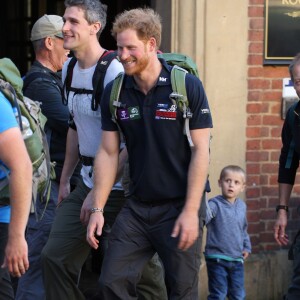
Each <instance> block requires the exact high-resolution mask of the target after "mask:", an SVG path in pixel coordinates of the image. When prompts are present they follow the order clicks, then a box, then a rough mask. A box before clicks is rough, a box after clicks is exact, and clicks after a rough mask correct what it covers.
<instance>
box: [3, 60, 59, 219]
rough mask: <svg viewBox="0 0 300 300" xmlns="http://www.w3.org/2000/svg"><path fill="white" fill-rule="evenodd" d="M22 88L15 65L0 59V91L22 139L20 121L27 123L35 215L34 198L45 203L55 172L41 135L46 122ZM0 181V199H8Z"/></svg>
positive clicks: (34, 200)
mask: <svg viewBox="0 0 300 300" xmlns="http://www.w3.org/2000/svg"><path fill="white" fill-rule="evenodd" d="M22 87H23V80H22V78H21V77H20V73H19V70H18V69H17V67H16V66H15V64H14V63H13V62H12V61H11V60H10V59H8V58H3V59H0V89H1V91H2V92H3V94H4V95H5V96H6V98H7V99H8V100H9V101H10V103H11V105H12V108H13V110H14V113H15V115H16V118H17V121H18V124H19V126H20V129H21V132H22V134H23V137H24V129H25V128H23V126H24V122H23V121H24V119H25V120H27V121H28V122H29V127H30V128H28V130H29V132H30V134H29V135H28V136H26V137H24V142H25V145H26V148H27V151H28V154H29V156H30V159H31V162H32V168H33V175H32V181H33V182H32V184H33V185H32V205H31V212H35V203H36V201H37V199H39V201H42V202H44V201H45V202H46V203H47V201H48V199H49V196H50V187H51V179H55V171H54V165H53V164H52V163H51V161H50V154H49V147H48V143H47V140H46V135H45V132H44V125H45V123H46V120H47V119H46V117H45V116H44V115H43V114H42V112H41V108H40V104H39V103H38V102H35V101H32V100H31V99H29V98H27V97H24V96H23V93H22ZM4 180H5V182H3V180H2V184H1V186H0V198H4V199H7V200H9V188H8V182H9V178H8V177H7V178H6V179H4ZM41 217H42V216H41Z"/></svg>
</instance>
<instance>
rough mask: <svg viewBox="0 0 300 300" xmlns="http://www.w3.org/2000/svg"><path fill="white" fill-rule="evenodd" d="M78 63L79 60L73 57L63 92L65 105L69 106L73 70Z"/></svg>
mask: <svg viewBox="0 0 300 300" xmlns="http://www.w3.org/2000/svg"><path fill="white" fill-rule="evenodd" d="M76 62H77V58H76V57H75V56H73V57H72V58H71V60H70V62H69V64H68V68H67V74H66V78H65V81H64V85H63V92H62V99H63V104H64V105H67V104H68V97H69V93H70V89H71V83H72V78H73V69H74V66H75V64H76ZM65 95H66V96H65Z"/></svg>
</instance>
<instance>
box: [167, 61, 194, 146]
mask: <svg viewBox="0 0 300 300" xmlns="http://www.w3.org/2000/svg"><path fill="white" fill-rule="evenodd" d="M186 74H187V71H186V70H185V69H183V68H181V67H178V66H177V65H175V66H174V67H173V68H172V70H171V84H172V90H173V93H172V94H171V95H170V98H171V100H172V101H173V102H174V103H176V105H177V107H178V108H179V109H180V111H182V113H183V118H184V130H183V132H184V134H185V135H186V136H187V139H188V142H189V145H190V147H194V143H193V141H192V137H191V133H190V126H189V121H190V118H192V116H193V114H192V112H191V110H190V108H189V101H188V98H187V93H186V86H185V77H186Z"/></svg>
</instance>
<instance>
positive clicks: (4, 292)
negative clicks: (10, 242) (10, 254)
mask: <svg viewBox="0 0 300 300" xmlns="http://www.w3.org/2000/svg"><path fill="white" fill-rule="evenodd" d="M7 237H8V224H6V223H0V300H10V299H11V300H13V299H14V291H13V288H12V285H11V282H10V276H9V273H8V270H7V268H5V269H2V268H1V265H2V263H3V261H4V251H5V247H6V243H7Z"/></svg>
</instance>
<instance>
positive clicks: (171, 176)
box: [101, 60, 212, 201]
mask: <svg viewBox="0 0 300 300" xmlns="http://www.w3.org/2000/svg"><path fill="white" fill-rule="evenodd" d="M161 62H162V65H163V68H162V71H161V73H160V75H159V78H158V80H157V83H156V84H155V86H154V87H153V88H152V89H151V90H150V91H149V92H148V94H147V95H145V94H144V93H142V92H141V91H140V90H139V88H138V86H137V85H136V83H135V81H134V79H133V77H132V76H127V75H125V78H124V84H123V88H122V90H121V93H120V98H119V101H120V102H121V103H122V104H123V105H122V106H123V107H122V108H118V110H117V121H118V123H119V125H120V127H121V129H122V131H123V134H124V136H125V140H126V146H127V150H128V153H129V165H130V178H131V186H130V194H131V195H135V196H137V197H140V198H142V199H143V200H145V201H146V200H151V201H155V200H158V201H159V200H164V199H171V198H177V197H185V194H186V189H187V176H188V168H189V162H190V158H191V150H190V147H189V144H188V141H187V137H186V136H185V135H184V134H183V124H184V119H183V117H182V112H181V111H180V110H179V109H177V107H176V105H174V104H173V102H172V101H171V100H170V98H169V95H170V94H171V93H172V86H171V78H170V75H171V74H170V71H171V68H172V67H170V66H169V65H167V64H166V62H165V61H164V60H161ZM111 88H112V83H110V84H109V85H107V88H106V89H105V91H104V94H103V98H102V100H101V114H102V129H103V130H106V131H117V130H118V127H117V126H116V124H115V123H114V122H113V121H112V118H111V113H110V110H109V97H110V92H111ZM186 90H187V95H188V99H189V107H190V108H191V111H192V113H193V117H192V119H191V120H190V129H191V130H193V129H199V128H211V127H212V118H211V114H210V110H209V105H208V102H207V98H206V95H205V91H204V88H203V86H202V83H201V81H200V80H199V79H198V78H197V77H196V76H193V75H191V74H187V77H186Z"/></svg>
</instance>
